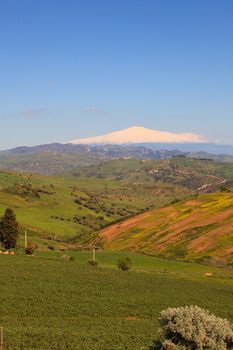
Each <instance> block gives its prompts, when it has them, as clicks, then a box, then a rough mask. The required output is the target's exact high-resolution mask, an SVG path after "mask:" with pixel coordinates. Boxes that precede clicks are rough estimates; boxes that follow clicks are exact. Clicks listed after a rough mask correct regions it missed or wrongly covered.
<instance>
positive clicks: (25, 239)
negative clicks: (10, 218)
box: [0, 230, 28, 350]
mask: <svg viewBox="0 0 233 350" xmlns="http://www.w3.org/2000/svg"><path fill="white" fill-rule="evenodd" d="M27 247H28V235H27V230H25V237H24V248H25V249H27ZM0 350H1V349H0Z"/></svg>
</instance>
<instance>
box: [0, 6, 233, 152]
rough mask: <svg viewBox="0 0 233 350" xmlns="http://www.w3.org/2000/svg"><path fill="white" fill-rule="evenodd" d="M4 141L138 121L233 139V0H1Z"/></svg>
mask: <svg viewBox="0 0 233 350" xmlns="http://www.w3.org/2000/svg"><path fill="white" fill-rule="evenodd" d="M0 39H1V40H0V120H1V137H0V148H1V149H3V148H8V147H13V146H18V145H33V144H41V143H47V142H53V141H61V142H63V141H67V140H70V139H75V138H79V137H89V136H94V135H98V134H103V133H107V132H110V131H113V130H119V129H123V128H126V127H129V126H132V125H143V126H145V127H148V128H154V129H159V130H166V131H172V132H187V131H191V132H195V133H199V134H202V135H205V136H206V137H207V138H208V139H209V140H213V141H214V140H219V141H221V142H222V143H231V144H233V137H232V136H233V1H232V0H189V1H187V0H82V1H81V0H40V1H39V0H38V1H32V0H7V1H6V0H4V1H1V2H0Z"/></svg>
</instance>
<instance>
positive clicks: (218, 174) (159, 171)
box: [72, 157, 233, 190]
mask: <svg viewBox="0 0 233 350" xmlns="http://www.w3.org/2000/svg"><path fill="white" fill-rule="evenodd" d="M72 174H73V176H75V177H90V178H101V179H112V180H118V181H119V180H128V181H132V182H134V183H148V184H151V183H155V182H163V183H169V184H174V185H178V186H184V187H187V188H190V189H192V190H196V189H198V188H200V187H202V186H203V185H206V184H210V185H213V189H212V190H215V189H216V187H218V186H219V185H220V184H221V183H222V182H223V181H226V182H229V186H230V187H233V182H232V181H233V164H229V163H217V162H213V161H208V160H198V159H191V158H181V157H178V158H173V159H164V160H136V159H129V160H123V159H118V160H112V161H106V162H103V163H101V164H95V165H91V166H87V167H81V168H79V169H77V170H76V171H72Z"/></svg>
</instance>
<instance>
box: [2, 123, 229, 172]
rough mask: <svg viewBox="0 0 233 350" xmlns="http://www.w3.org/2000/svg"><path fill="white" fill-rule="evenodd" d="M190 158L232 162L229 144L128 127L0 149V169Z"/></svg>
mask: <svg viewBox="0 0 233 350" xmlns="http://www.w3.org/2000/svg"><path fill="white" fill-rule="evenodd" d="M177 156H181V157H192V158H199V159H200V158H201V159H203V158H204V159H209V160H215V161H220V162H233V146H231V145H220V144H216V143H208V142H206V141H205V139H204V138H203V137H201V136H200V135H197V134H193V133H182V134H175V133H170V132H162V131H157V130H151V129H146V128H143V127H131V128H128V129H125V130H122V131H116V132H113V133H110V134H108V135H104V136H97V137H93V138H85V139H78V140H74V141H71V142H67V143H63V144H62V143H51V144H44V145H38V146H33V147H27V146H22V147H17V148H14V149H10V150H5V151H0V168H2V169H11V170H16V171H26V172H33V173H41V174H48V175H51V174H57V173H61V172H64V171H72V170H74V169H77V168H78V167H79V166H85V165H91V164H96V163H99V162H102V161H104V160H109V159H119V158H123V159H125V158H126V159H128V158H135V159H151V160H158V159H167V158H173V157H177Z"/></svg>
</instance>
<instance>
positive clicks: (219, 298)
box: [0, 252, 233, 350]
mask: <svg viewBox="0 0 233 350" xmlns="http://www.w3.org/2000/svg"><path fill="white" fill-rule="evenodd" d="M40 254H41V253H40ZM72 254H73V255H74V256H75V260H74V261H72V262H65V261H62V260H61V259H60V258H59V257H57V258H55V256H56V255H57V253H56V252H55V253H52V254H50V255H48V254H47V257H45V256H41V257H26V256H20V255H16V256H0V274H1V276H4V278H3V279H2V281H1V285H0V294H1V304H0V324H1V325H3V327H4V335H5V343H4V344H5V346H4V348H5V349H6V350H13V349H14V350H20V349H24V350H31V349H34V350H42V349H43V350H57V349H59V350H74V349H77V350H83V349H89V350H97V349H98V350H100V349H101V350H109V349H112V350H122V349H135V350H140V349H141V348H142V347H145V349H148V347H149V345H150V344H151V343H152V341H153V340H154V339H155V338H156V336H157V332H158V317H159V313H160V312H161V310H163V309H165V308H167V307H169V306H181V305H191V304H197V305H199V306H201V307H203V308H206V309H209V310H210V311H211V312H213V313H215V314H216V315H218V316H220V317H226V318H228V319H229V320H230V321H233V313H232V309H231V308H230V307H229V305H231V302H232V293H233V283H232V277H231V276H230V275H229V274H228V273H227V272H225V271H224V270H223V269H216V268H209V267H208V268H207V267H204V266H201V265H198V264H190V263H182V262H174V263H172V262H171V261H166V260H161V259H156V258H152V257H146V256H139V255H133V254H129V255H130V257H131V259H132V260H133V268H134V271H132V272H129V273H124V272H121V271H117V270H116V268H115V267H114V266H115V262H116V260H117V259H118V257H119V256H121V254H119V253H99V254H98V255H97V258H98V260H99V261H100V267H98V268H97V269H95V268H91V267H88V266H86V261H87V259H88V258H89V257H88V255H87V253H72ZM107 267H108V268H107ZM142 270H143V271H144V272H143V271H142ZM209 271H211V272H213V273H214V277H213V279H211V280H207V279H205V278H204V273H205V272H209Z"/></svg>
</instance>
